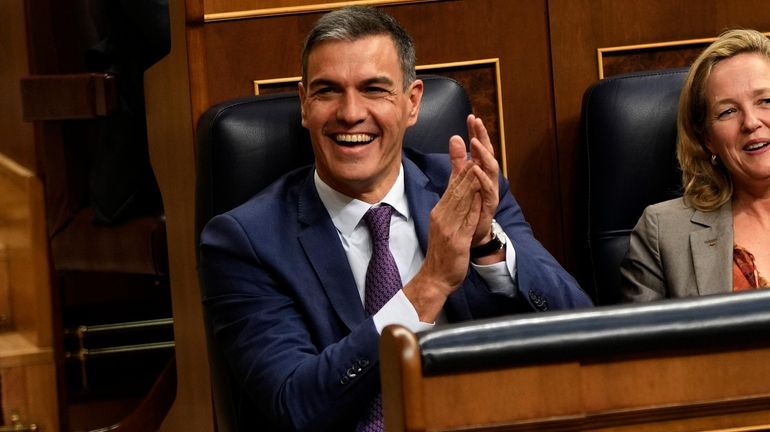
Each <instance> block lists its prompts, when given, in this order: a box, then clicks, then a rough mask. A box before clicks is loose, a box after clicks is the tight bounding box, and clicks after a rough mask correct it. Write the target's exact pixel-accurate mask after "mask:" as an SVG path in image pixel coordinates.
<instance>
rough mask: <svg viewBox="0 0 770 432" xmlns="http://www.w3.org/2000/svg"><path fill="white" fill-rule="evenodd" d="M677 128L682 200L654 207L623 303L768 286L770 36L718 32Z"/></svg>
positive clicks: (695, 68)
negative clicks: (769, 37) (682, 189)
mask: <svg viewBox="0 0 770 432" xmlns="http://www.w3.org/2000/svg"><path fill="white" fill-rule="evenodd" d="M677 123H678V126H677V127H678V136H679V138H678V143H677V157H678V159H679V164H680V166H681V168H682V179H683V187H684V196H683V197H681V198H677V199H674V200H670V201H666V202H663V203H659V204H656V205H653V206H650V207H648V208H647V209H645V212H644V214H643V215H642V217H641V218H640V220H639V222H638V223H637V225H636V227H635V228H634V231H633V233H632V235H631V240H630V245H629V250H628V253H627V255H626V258H625V260H624V261H623V264H622V267H621V275H622V277H621V279H622V282H621V285H622V294H623V298H624V300H625V301H635V302H643V301H651V300H656V299H662V298H672V297H689V296H700V295H708V294H717V293H726V292H732V291H741V290H747V289H755V288H762V287H767V286H768V280H770V40H768V38H767V37H766V36H764V35H763V34H762V33H760V32H757V31H754V30H746V29H736V30H730V31H727V32H725V33H723V34H722V35H720V36H719V38H718V39H717V40H716V41H715V42H714V43H712V44H711V45H710V46H709V47H708V48H706V49H705V50H704V51H703V53H701V55H700V56H699V57H698V59H696V60H695V62H694V63H693V65H692V66H691V68H690V71H689V74H688V76H687V80H686V81H685V84H684V88H683V90H682V94H681V97H680V100H679V115H678V119H677Z"/></svg>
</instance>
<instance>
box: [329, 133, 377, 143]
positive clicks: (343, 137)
mask: <svg viewBox="0 0 770 432" xmlns="http://www.w3.org/2000/svg"><path fill="white" fill-rule="evenodd" d="M334 139H335V140H337V141H338V142H344V143H365V142H369V141H371V140H373V139H374V137H373V136H372V135H369V134H339V135H337V136H335V137H334Z"/></svg>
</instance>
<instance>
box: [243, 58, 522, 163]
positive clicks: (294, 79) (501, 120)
mask: <svg viewBox="0 0 770 432" xmlns="http://www.w3.org/2000/svg"><path fill="white" fill-rule="evenodd" d="M477 65H494V68H495V93H496V94H497V116H498V124H499V127H500V131H499V132H500V136H499V137H498V139H499V142H500V165H502V169H503V175H505V176H506V177H507V176H508V161H507V157H506V155H507V152H506V149H505V120H504V118H503V115H504V112H503V90H502V88H503V87H502V81H501V78H500V59H499V58H489V59H480V60H466V61H459V62H451V63H435V64H427V65H419V66H416V67H415V69H416V70H417V71H426V70H428V71H429V70H436V69H453V68H461V67H466V66H477ZM301 79H302V77H300V76H294V77H284V78H272V79H265V80H254V94H255V95H259V86H260V85H270V84H286V83H297V82H299V81H300V80H301Z"/></svg>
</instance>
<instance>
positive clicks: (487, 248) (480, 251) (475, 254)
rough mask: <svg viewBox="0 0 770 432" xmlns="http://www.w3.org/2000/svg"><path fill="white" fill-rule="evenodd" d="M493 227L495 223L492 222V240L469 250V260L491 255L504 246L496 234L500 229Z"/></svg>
mask: <svg viewBox="0 0 770 432" xmlns="http://www.w3.org/2000/svg"><path fill="white" fill-rule="evenodd" d="M495 225H497V223H496V222H495V221H492V240H490V241H488V242H486V243H484V244H483V245H478V246H475V247H472V248H471V259H474V258H481V257H485V256H488V255H492V254H493V253H495V252H497V251H499V250H500V249H502V248H503V246H505V243H504V242H503V241H502V240H501V239H500V235H499V234H498V230H500V228H498V227H496V226H495Z"/></svg>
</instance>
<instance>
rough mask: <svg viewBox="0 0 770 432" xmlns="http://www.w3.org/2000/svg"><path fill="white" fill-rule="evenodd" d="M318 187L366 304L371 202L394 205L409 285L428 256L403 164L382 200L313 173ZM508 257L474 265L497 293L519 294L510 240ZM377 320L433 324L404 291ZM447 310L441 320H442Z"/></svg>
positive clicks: (394, 244) (396, 246) (394, 230)
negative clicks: (354, 194) (345, 190)
mask: <svg viewBox="0 0 770 432" xmlns="http://www.w3.org/2000/svg"><path fill="white" fill-rule="evenodd" d="M314 178H315V186H316V189H317V190H318V195H319V197H320V198H321V202H322V203H323V205H324V207H326V211H328V212H329V216H331V219H332V222H333V223H334V226H335V227H336V228H337V234H338V235H339V238H340V241H341V242H342V247H343V248H344V249H345V254H347V257H348V262H349V263H350V269H351V270H352V271H353V278H354V279H355V281H356V286H357V287H358V295H359V297H360V298H359V300H360V301H361V304H363V303H364V290H365V279H366V268H367V266H368V265H369V259H370V258H371V256H372V245H371V240H370V238H369V229H368V228H367V226H366V223H365V222H364V221H363V217H364V214H365V213H366V212H367V211H368V210H369V208H370V207H376V206H378V205H380V204H383V203H386V204H388V205H390V206H391V207H393V209H394V210H395V211H394V212H393V216H392V217H391V220H390V241H389V244H390V250H391V253H392V254H393V258H394V259H395V260H396V265H397V266H398V270H399V273H400V275H401V284H402V286H403V285H406V284H407V282H409V281H410V280H411V279H412V278H413V277H414V275H415V274H417V272H418V271H419V270H420V267H421V266H422V262H423V260H424V259H425V256H424V255H423V253H422V249H421V248H420V244H419V242H418V240H417V234H416V231H415V229H414V218H412V217H411V215H410V214H409V203H408V201H407V199H406V194H405V192H404V168H403V166H402V167H401V169H400V171H399V174H398V178H397V179H396V183H395V184H394V185H393V187H392V188H391V190H390V191H389V192H388V193H387V195H385V198H383V199H382V201H381V202H379V203H377V204H375V205H374V206H373V205H371V204H368V203H366V202H363V201H361V200H358V199H354V198H350V197H348V196H346V195H343V194H341V193H339V192H337V191H335V190H334V189H332V188H331V187H330V186H329V185H327V184H326V183H324V182H323V180H321V178H320V177H319V176H318V172H316V173H315V176H314ZM505 255H506V256H505V258H506V259H505V262H500V263H496V264H491V265H477V264H473V263H471V264H472V265H473V267H474V268H475V269H476V271H477V272H478V273H479V275H480V276H481V277H482V278H483V279H484V280H485V281H486V282H487V285H488V286H489V287H490V290H492V291H493V292H495V293H499V294H503V295H507V296H509V297H513V296H514V295H516V286H515V280H516V252H515V250H514V249H513V246H512V245H511V242H510V241H506V254H505ZM373 319H374V324H375V326H376V328H377V331H378V332H379V333H381V332H382V329H383V328H385V327H386V326H387V325H390V324H401V325H403V326H405V327H406V328H408V329H410V330H411V331H414V332H417V331H421V330H427V329H430V328H432V327H433V325H434V324H435V323H424V322H421V321H420V320H419V318H418V316H417V311H416V310H415V308H414V306H412V303H411V302H410V301H409V299H407V297H406V295H405V294H404V292H403V291H402V290H399V291H398V293H396V295H395V296H393V298H391V299H390V301H388V302H387V303H386V304H385V305H384V306H383V307H382V309H380V310H379V312H377V313H376V314H375V315H374V317H373ZM443 321H445V318H444V316H443V314H442V315H441V316H439V318H438V319H437V322H443Z"/></svg>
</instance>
